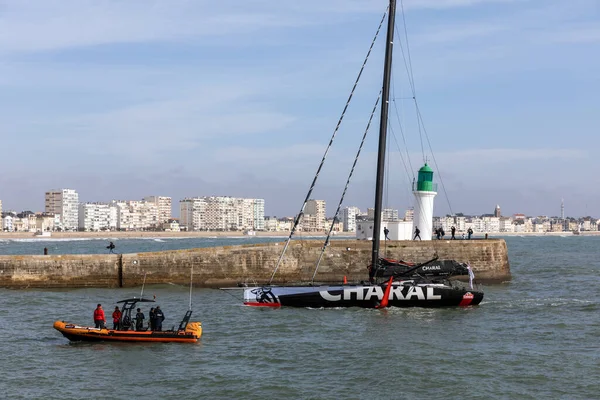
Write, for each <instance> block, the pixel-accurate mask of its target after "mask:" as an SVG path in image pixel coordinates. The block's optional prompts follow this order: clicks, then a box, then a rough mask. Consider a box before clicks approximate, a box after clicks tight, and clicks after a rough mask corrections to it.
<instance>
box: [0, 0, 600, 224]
mask: <svg viewBox="0 0 600 400" xmlns="http://www.w3.org/2000/svg"><path fill="white" fill-rule="evenodd" d="M386 6H387V1H386V0H303V1H301V2H298V1H292V0H289V1H288V0H245V1H244V2H240V1H238V0H221V1H218V2H215V1H208V0H206V1H204V0H168V1H167V0H164V1H163V0H127V1H115V0H0V152H1V154H2V156H1V158H0V169H1V172H0V200H2V203H3V209H4V210H16V211H21V210H32V211H42V210H43V207H44V192H46V191H48V190H51V189H57V188H70V189H75V190H77V192H78V193H79V198H80V201H84V202H87V201H103V202H106V201H110V200H112V199H124V200H136V199H141V198H142V197H145V196H150V195H160V196H171V197H172V198H173V203H174V204H175V206H174V214H175V215H178V207H177V203H178V201H179V200H180V199H183V198H185V197H196V196H234V197H248V198H262V199H265V214H266V215H276V216H288V215H294V214H296V213H297V212H298V211H299V210H300V208H301V206H302V202H303V200H304V198H305V196H306V193H307V191H308V189H309V187H310V184H311V182H312V179H313V176H314V175H315V173H316V171H317V167H318V165H319V162H320V160H321V158H322V156H323V154H324V152H325V149H326V146H327V144H328V142H329V140H330V137H331V135H332V133H333V130H334V128H335V126H336V124H337V121H338V119H339V117H340V114H341V112H342V109H343V107H344V104H345V102H346V99H347V98H348V95H349V94H350V90H351V88H352V85H353V83H354V80H355V78H356V76H357V74H358V71H359V69H360V66H361V65H362V62H363V60H364V57H365V55H366V53H367V50H368V47H369V45H370V44H371V41H372V39H373V36H374V34H375V31H376V30H377V26H378V25H379V22H380V20H381V18H382V16H383V14H384V11H385V9H386ZM400 6H402V7H403V8H404V14H403V13H402V12H401V7H400ZM403 21H405V22H406V24H404V23H403ZM396 33H397V36H396V38H395V40H394V43H395V46H394V47H395V51H394V67H393V89H392V97H393V98H392V100H391V102H390V116H389V123H390V130H389V142H388V149H389V150H390V151H389V157H388V160H389V161H388V164H387V175H386V194H385V195H384V206H385V207H390V208H396V209H399V210H400V211H401V213H402V212H403V210H405V209H406V208H408V207H411V206H412V205H413V203H414V199H413V196H412V193H411V187H410V186H411V182H412V180H413V178H414V176H415V174H416V171H417V170H418V168H419V167H420V166H422V165H423V163H424V162H425V161H427V162H428V163H429V164H430V165H431V166H432V167H433V169H434V171H435V177H434V179H435V181H436V182H437V183H438V185H439V186H438V187H439V194H438V196H437V197H436V203H435V204H436V205H435V210H434V214H435V215H445V214H452V213H459V212H462V213H465V214H473V215H476V214H483V213H492V212H493V210H494V208H495V207H496V205H497V204H498V205H500V207H501V209H502V213H503V215H511V214H514V213H525V214H527V215H533V216H536V215H548V216H556V215H560V204H561V199H564V204H565V213H566V215H569V216H575V217H576V216H586V215H591V216H596V217H599V216H600V204H598V201H597V199H598V198H600V179H598V174H597V171H598V166H597V162H596V161H597V159H598V155H599V153H598V149H599V148H600V146H599V145H600V135H598V133H599V127H600V113H599V112H598V109H599V107H600V74H598V71H599V70H600V2H598V0H570V1H564V0H404V1H403V2H402V4H400V1H399V10H398V15H397V29H396ZM384 34H385V29H383V30H382V33H381V34H380V37H379V38H378V40H377V42H376V44H375V47H374V49H373V52H372V55H371V57H370V58H369V60H368V63H367V65H366V67H365V71H364V73H363V75H362V77H361V80H360V82H359V84H358V87H357V89H356V92H355V94H354V96H353V100H352V102H351V104H350V106H349V108H348V111H347V113H346V115H345V118H344V121H343V123H342V125H341V128H340V130H339V132H338V134H337V135H336V139H335V142H334V146H333V148H332V149H331V151H330V152H329V153H328V158H327V161H326V164H325V166H324V167H323V170H322V171H321V173H320V175H319V180H318V182H317V185H316V187H315V190H314V192H313V193H312V195H311V198H314V199H324V200H326V201H327V215H328V216H331V215H333V214H334V213H335V210H336V208H337V205H338V202H339V201H340V196H341V193H342V191H343V189H344V185H345V182H346V180H347V178H348V174H349V171H350V168H351V165H352V162H353V160H354V157H355V155H356V151H357V148H358V145H359V143H360V139H361V137H362V135H363V132H364V130H365V127H366V125H367V121H368V118H369V115H370V113H371V109H372V108H373V105H374V103H375V99H376V98H377V95H378V92H379V89H380V88H381V76H382V69H383V68H382V66H383V45H384ZM408 54H410V57H408ZM403 55H404V57H403ZM407 71H408V72H407ZM409 72H410V73H412V77H413V81H414V88H415V95H416V96H415V97H416V100H417V101H416V103H417V105H418V110H419V111H420V115H421V121H422V124H419V123H418V119H417V113H416V110H415V101H414V100H413V99H412V97H413V96H412V89H411V85H410V80H409V79H408V76H410V74H409ZM378 120H379V115H378V114H377V115H376V116H375V119H374V122H373V124H372V126H371V128H370V130H369V133H368V136H367V141H366V144H365V147H364V149H363V151H362V153H361V157H360V158H359V160H358V163H357V166H356V171H355V173H354V175H353V177H352V180H351V183H350V186H349V188H348V191H347V194H346V197H345V198H344V200H343V203H342V206H357V207H359V208H361V209H362V210H366V208H367V207H372V204H373V198H374V195H373V192H374V175H375V158H376V146H377V129H378V124H379V122H378Z"/></svg>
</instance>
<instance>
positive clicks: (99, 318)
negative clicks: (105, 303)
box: [94, 304, 106, 329]
mask: <svg viewBox="0 0 600 400" xmlns="http://www.w3.org/2000/svg"><path fill="white" fill-rule="evenodd" d="M94 324H96V328H100V329H104V328H106V326H105V324H106V317H104V310H103V309H102V304H98V306H97V307H96V309H95V310H94Z"/></svg>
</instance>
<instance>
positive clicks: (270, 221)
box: [264, 217, 278, 232]
mask: <svg viewBox="0 0 600 400" xmlns="http://www.w3.org/2000/svg"><path fill="white" fill-rule="evenodd" d="M264 225H265V231H268V232H275V231H277V230H278V229H277V227H278V220H277V217H265V224H264Z"/></svg>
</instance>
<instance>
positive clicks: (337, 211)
mask: <svg viewBox="0 0 600 400" xmlns="http://www.w3.org/2000/svg"><path fill="white" fill-rule="evenodd" d="M381 93H382V90H380V91H379V95H378V96H377V100H375V105H374V106H373V110H372V111H371V116H370V117H369V122H368V123H367V127H366V128H365V132H364V133H363V137H362V140H361V142H360V145H359V146H358V150H357V152H356V157H355V158H354V163H353V164H352V168H351V169H350V173H349V174H348V179H347V180H346V186H344V191H343V192H342V196H341V198H340V202H339V203H338V206H337V209H336V210H335V215H334V216H333V220H332V221H331V226H330V227H329V232H328V233H327V237H326V238H325V243H324V244H323V248H322V249H321V254H319V259H318V260H317V265H316V267H315V272H314V273H313V276H312V280H311V282H312V283H313V284H314V283H315V276H316V275H317V271H318V270H319V265H320V264H321V260H322V259H323V254H324V253H325V249H326V248H327V245H328V244H329V238H330V237H331V232H332V231H333V226H334V225H335V220H336V218H337V216H338V215H339V213H340V208H342V203H343V202H344V197H345V196H346V191H347V190H348V186H349V185H350V179H351V178H352V175H353V174H354V168H355V167H356V163H357V162H358V157H359V156H360V152H361V150H362V148H363V145H364V144H365V139H366V138H367V133H368V132H369V128H370V127H371V122H372V121H373V116H374V115H375V112H376V111H377V106H378V105H379V100H380V99H381Z"/></svg>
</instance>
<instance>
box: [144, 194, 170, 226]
mask: <svg viewBox="0 0 600 400" xmlns="http://www.w3.org/2000/svg"><path fill="white" fill-rule="evenodd" d="M144 201H146V202H148V203H154V204H156V207H157V208H158V222H159V223H163V222H168V221H169V220H170V219H171V218H172V214H173V212H172V205H171V198H170V197H165V196H147V197H144Z"/></svg>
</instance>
